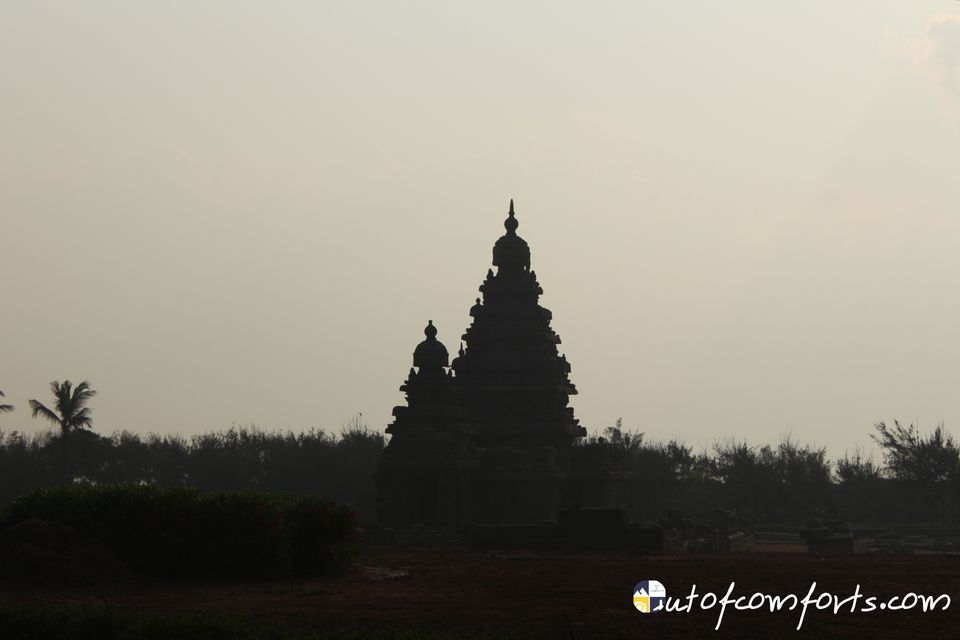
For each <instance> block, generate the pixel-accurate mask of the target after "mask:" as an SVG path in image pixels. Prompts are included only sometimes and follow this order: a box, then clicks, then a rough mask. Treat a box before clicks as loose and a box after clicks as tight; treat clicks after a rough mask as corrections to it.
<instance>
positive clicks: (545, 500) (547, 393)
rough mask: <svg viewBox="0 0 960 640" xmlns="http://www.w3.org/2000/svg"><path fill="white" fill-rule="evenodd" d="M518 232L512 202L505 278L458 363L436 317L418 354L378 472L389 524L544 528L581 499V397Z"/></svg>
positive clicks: (493, 274)
mask: <svg viewBox="0 0 960 640" xmlns="http://www.w3.org/2000/svg"><path fill="white" fill-rule="evenodd" d="M518 225H519V223H518V221H517V218H516V214H515V213H514V209H513V201H512V200H511V201H510V211H509V213H508V215H507V219H506V221H505V222H504V227H505V228H506V233H504V234H503V235H502V236H501V237H500V238H499V239H498V240H497V241H496V243H495V244H494V246H493V266H494V267H495V268H496V271H494V270H493V269H490V270H489V271H488V272H487V277H486V279H485V280H484V281H483V284H481V285H480V292H481V295H482V297H481V298H477V300H476V303H475V304H474V305H473V307H472V308H471V309H470V315H471V317H472V318H473V321H472V324H471V325H470V327H469V328H467V331H466V333H464V334H463V343H462V344H461V346H460V349H459V353H458V355H457V357H455V358H454V359H453V360H452V361H451V360H450V357H449V354H448V352H447V349H446V347H444V345H443V344H442V343H441V342H440V341H438V340H437V328H436V327H434V326H433V322H432V321H431V322H429V323H428V324H427V327H426V329H425V330H424V333H425V335H426V339H425V340H424V341H423V342H421V343H420V344H419V345H417V347H416V350H415V351H414V354H413V368H411V369H410V374H409V376H408V377H407V380H406V382H405V383H404V384H403V386H402V387H400V390H401V391H403V392H404V393H405V394H406V400H407V404H406V406H399V407H394V410H393V415H394V421H393V423H392V424H390V426H388V427H387V433H389V434H390V435H391V439H390V442H389V444H388V445H387V447H386V449H385V451H384V456H383V460H382V462H381V464H380V467H379V469H378V472H377V483H378V488H379V493H378V509H379V518H380V521H381V522H382V523H383V524H386V525H389V526H395V527H407V526H411V525H415V524H420V525H425V526H429V527H433V528H437V529H452V528H457V527H460V526H462V525H467V524H499V523H532V522H542V521H546V520H554V519H556V517H557V513H558V510H559V509H560V508H561V507H563V506H565V505H566V504H568V503H570V502H571V501H575V500H576V499H577V498H576V496H572V495H571V493H572V492H571V489H570V488H569V487H570V481H571V478H572V477H573V476H575V475H577V472H576V470H575V469H573V468H572V467H571V459H572V456H571V454H572V448H573V445H574V443H575V441H576V440H577V439H578V438H581V437H583V436H584V435H585V434H586V431H585V430H584V428H583V427H581V426H580V424H579V422H578V421H577V419H576V418H575V417H574V414H573V409H572V408H571V407H569V406H568V403H569V399H570V396H571V395H574V394H576V393H577V390H576V387H574V385H573V384H572V383H571V382H570V378H569V374H570V364H569V363H568V362H567V360H566V357H565V356H563V355H561V354H560V353H559V352H558V350H557V345H559V344H560V337H559V336H558V335H557V334H556V333H555V332H554V331H553V329H552V328H551V327H550V321H551V318H552V314H551V313H550V311H549V310H548V309H545V308H543V307H541V306H540V305H539V298H540V295H541V294H542V293H543V290H542V289H541V288H540V284H539V283H538V282H537V276H536V273H535V272H534V271H532V270H531V269H530V247H529V246H528V245H527V243H526V241H524V240H523V238H521V237H520V236H519V235H517V227H518ZM581 475H582V474H581ZM581 484H582V483H581ZM581 492H582V491H581Z"/></svg>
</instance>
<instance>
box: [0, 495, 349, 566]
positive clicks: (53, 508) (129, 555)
mask: <svg viewBox="0 0 960 640" xmlns="http://www.w3.org/2000/svg"><path fill="white" fill-rule="evenodd" d="M32 518H36V519H39V520H41V521H46V522H56V523H59V524H64V525H67V526H68V527H71V528H72V529H74V530H76V531H77V532H78V533H80V534H81V535H82V536H85V537H87V538H89V539H91V540H94V541H96V542H98V543H101V544H103V545H105V546H106V547H107V548H108V549H110V550H111V551H113V552H114V553H116V555H117V557H118V558H120V560H122V561H123V562H124V563H125V564H126V565H127V566H129V567H130V568H131V569H133V570H134V571H136V572H138V573H142V574H144V575H148V576H154V577H163V578H240V577H262V576H272V575H301V576H319V575H334V574H338V573H340V572H342V571H344V570H346V569H347V567H349V565H350V563H351V562H352V560H353V559H354V557H355V556H356V553H357V551H358V550H359V534H360V531H359V523H358V521H357V518H356V514H355V513H353V512H352V511H351V510H350V509H349V508H347V507H345V506H341V505H339V504H337V503H335V502H333V501H332V500H328V499H322V498H318V497H314V496H299V497H298V496H290V495H286V494H268V493H257V492H229V493H209V494H208V493H202V492H200V491H197V490H196V489H192V488H175V489H160V488H158V487H153V486H149V485H136V484H124V485H109V486H101V487H96V486H77V487H62V486H58V487H52V488H48V489H40V490H37V491H34V492H33V493H30V494H28V495H26V496H23V497H21V498H18V499H17V500H14V501H13V502H12V503H11V504H10V505H8V506H7V507H6V508H5V509H4V510H3V511H2V512H0V530H3V529H5V528H7V527H11V526H13V525H16V524H18V523H20V522H24V521H26V520H29V519H32Z"/></svg>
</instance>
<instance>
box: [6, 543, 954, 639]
mask: <svg viewBox="0 0 960 640" xmlns="http://www.w3.org/2000/svg"><path fill="white" fill-rule="evenodd" d="M644 579H652V580H659V581H660V582H662V583H663V584H664V585H665V587H666V589H667V594H668V595H669V596H673V597H679V598H684V597H686V596H687V595H688V594H689V593H690V589H691V586H692V585H696V591H697V593H698V594H704V593H706V592H708V591H710V592H715V593H717V594H718V595H719V596H722V595H723V594H724V593H726V591H727V589H728V587H729V584H730V582H735V583H736V586H735V589H734V592H733V597H737V596H740V595H745V596H748V597H749V596H750V595H752V594H753V593H755V592H760V593H764V594H768V595H772V596H775V595H781V596H785V595H787V594H790V593H794V594H797V595H798V596H799V597H801V598H802V597H803V596H804V595H805V594H807V592H808V590H809V589H810V585H811V582H813V581H816V583H817V587H816V593H815V595H814V597H816V596H817V595H819V594H823V593H831V594H836V595H838V596H839V597H840V598H841V599H843V598H846V597H848V596H850V595H852V594H853V593H854V589H855V587H856V585H858V584H859V585H860V590H861V593H862V594H864V596H863V597H864V598H866V597H868V596H877V597H878V600H877V601H876V602H877V603H878V604H879V603H880V602H881V601H886V600H887V599H889V598H890V597H893V596H903V595H905V594H907V593H909V592H915V593H918V594H926V595H939V594H944V593H945V594H948V595H950V597H951V599H952V600H953V604H951V606H950V608H949V609H948V610H947V611H936V612H928V613H922V612H921V611H920V608H919V607H917V608H915V609H913V610H911V611H889V610H883V611H882V610H879V608H878V609H877V610H875V611H873V612H872V613H862V612H859V613H850V612H849V610H848V609H849V605H848V607H847V608H846V610H845V611H842V612H840V613H837V614H834V613H833V611H832V610H829V611H828V610H822V611H821V610H817V609H816V606H815V605H810V607H809V608H808V610H807V612H806V616H805V619H804V623H803V628H802V630H801V631H799V632H797V631H796V626H797V623H798V621H799V618H800V610H799V608H798V609H797V610H794V611H786V610H785V611H781V612H778V613H769V612H764V611H736V610H734V607H733V606H732V605H731V606H729V607H728V608H727V610H726V612H725V614H724V616H723V622H722V625H721V627H720V630H719V632H714V627H715V625H716V623H717V617H718V615H719V605H718V606H716V607H714V608H713V609H711V610H709V611H702V610H698V608H697V607H696V606H695V607H694V611H693V612H692V613H679V612H669V613H667V612H661V613H658V614H648V615H644V614H641V613H639V612H638V611H637V610H636V609H634V607H633V605H632V600H631V596H632V592H633V587H634V585H635V584H636V583H637V582H638V581H640V580H644ZM0 600H3V601H6V602H11V601H12V602H33V603H36V602H44V603H50V604H75V605H82V606H89V607H104V606H107V607H109V608H110V609H111V610H114V611H137V612H148V613H152V614H160V615H168V614H182V613H186V612H196V611H213V612H218V613H225V614H229V615H236V616H243V617H246V618H251V619H253V620H254V621H259V622H261V623H266V624H268V625H278V624H282V625H286V626H289V627H290V628H291V629H293V630H295V631H302V632H306V633H311V632H314V631H325V632H329V631H331V630H338V629H343V630H352V631H362V630H371V631H372V630H374V629H377V630H381V631H382V630H384V629H386V630H387V631H390V630H394V631H395V630H409V629H413V628H416V629H425V630H429V631H432V632H434V633H439V635H440V636H441V637H443V636H446V635H451V636H459V637H488V636H489V637H537V638H539V637H542V638H632V637H636V638H640V637H645V638H696V637H707V636H714V635H716V636H717V637H720V636H723V637H730V638H771V637H773V638H776V637H798V638H799V637H805V638H860V637H863V638H912V637H926V638H949V637H956V636H955V634H956V629H957V628H958V623H960V615H958V609H960V558H958V557H957V556H935V555H929V556H924V555H918V556H894V555H853V556H818V555H814V554H806V553H781V552H776V551H773V552H767V553H755V552H746V553H730V554H710V555H698V554H666V555H623V554H560V553H550V554H547V553H537V552H512V553H483V552H475V551H468V550H461V549H448V548H437V549H433V550H429V549H396V548H389V549H387V548H384V549H374V550H367V551H366V552H365V553H364V555H363V556H362V557H361V559H360V561H359V562H358V564H357V565H356V566H355V567H354V568H353V569H352V570H351V571H350V572H349V573H348V574H347V575H346V576H343V577H340V578H330V579H322V580H310V581H302V582H293V583H291V582H289V581H271V582H234V583H228V584H195V583H190V584H177V585H172V584H157V583H140V584H133V585H126V586H124V587H121V588H116V587H100V588H86V589H84V588H75V589H70V590H65V589H62V588H61V589H51V588H38V587H32V588H28V587H24V586H18V587H14V586H8V587H5V588H3V590H2V591H0ZM744 602H745V601H744ZM859 604H860V606H861V607H863V606H865V605H864V604H863V599H861V601H860V603H859ZM788 606H789V603H788ZM434 637H436V636H434Z"/></svg>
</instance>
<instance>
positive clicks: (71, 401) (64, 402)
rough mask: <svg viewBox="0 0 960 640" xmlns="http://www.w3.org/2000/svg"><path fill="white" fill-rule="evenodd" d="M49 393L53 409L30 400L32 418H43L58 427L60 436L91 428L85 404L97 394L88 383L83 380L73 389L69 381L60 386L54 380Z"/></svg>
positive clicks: (90, 420)
mask: <svg viewBox="0 0 960 640" xmlns="http://www.w3.org/2000/svg"><path fill="white" fill-rule="evenodd" d="M50 391H52V392H53V398H54V400H55V401H56V404H54V408H53V409H50V408H48V407H47V406H46V405H44V404H43V403H42V402H40V401H39V400H31V401H30V408H31V409H32V410H33V417H34V418H36V417H37V416H43V417H44V418H46V419H47V420H49V421H50V422H52V423H53V424H55V425H57V426H59V427H60V433H61V434H62V435H67V434H68V433H70V432H72V431H76V430H78V429H90V428H92V427H93V417H92V416H91V415H90V411H91V409H90V408H89V407H87V406H86V404H87V402H89V401H90V399H91V398H93V396H95V395H97V392H96V391H94V390H93V389H92V388H91V387H90V383H89V382H87V381H86V380H84V381H83V382H81V383H80V384H78V385H77V388H76V389H74V388H73V384H72V383H71V382H70V381H69V380H64V381H63V383H62V384H61V383H59V382H57V381H56V380H54V381H53V382H51V383H50Z"/></svg>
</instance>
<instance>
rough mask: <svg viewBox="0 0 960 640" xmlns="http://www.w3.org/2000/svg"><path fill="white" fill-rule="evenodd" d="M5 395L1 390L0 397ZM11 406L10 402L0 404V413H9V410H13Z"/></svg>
mask: <svg viewBox="0 0 960 640" xmlns="http://www.w3.org/2000/svg"><path fill="white" fill-rule="evenodd" d="M5 397H6V396H5V395H4V394H3V391H0V398H5ZM13 408H14V407H13V405H12V404H0V413H9V412H10V411H13Z"/></svg>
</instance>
